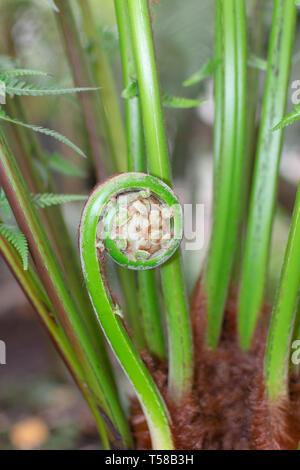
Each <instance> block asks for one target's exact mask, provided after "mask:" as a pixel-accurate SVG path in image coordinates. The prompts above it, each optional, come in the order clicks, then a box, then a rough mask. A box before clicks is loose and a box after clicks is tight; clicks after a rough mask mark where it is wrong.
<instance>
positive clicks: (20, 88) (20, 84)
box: [3, 77, 99, 96]
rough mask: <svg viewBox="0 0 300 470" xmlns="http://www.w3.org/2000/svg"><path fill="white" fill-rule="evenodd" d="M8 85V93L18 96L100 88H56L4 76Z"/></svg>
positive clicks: (75, 91)
mask: <svg viewBox="0 0 300 470" xmlns="http://www.w3.org/2000/svg"><path fill="white" fill-rule="evenodd" d="M3 81H4V83H5V85H6V93H8V94H9V95H18V96H45V95H64V94H67V93H79V92H83V91H95V90H99V88H92V87H76V88H55V87H42V86H38V85H36V84H33V83H27V82H25V81H21V80H18V79H16V78H13V79H8V80H6V78H5V77H4V78H3Z"/></svg>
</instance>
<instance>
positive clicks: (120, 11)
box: [115, 0, 165, 358]
mask: <svg viewBox="0 0 300 470" xmlns="http://www.w3.org/2000/svg"><path fill="white" fill-rule="evenodd" d="M115 10H116V17H117V23H118V30H119V42H120V51H121V60H122V68H123V83H124V88H125V89H126V88H127V87H128V86H130V84H131V82H132V79H133V77H136V65H135V61H134V53H133V44H132V38H131V30H130V22H129V14H128V5H127V2H126V1H123V0H115ZM125 111H126V130H127V160H128V171H138V172H146V171H147V157H146V153H145V144H144V133H143V122H142V113H141V105H140V100H139V98H138V97H135V98H132V99H129V98H128V99H126V100H125ZM137 276H138V287H139V298H140V304H141V310H142V316H143V326H144V334H145V339H146V343H147V347H148V350H149V351H150V352H151V353H152V354H154V355H156V356H158V357H160V358H164V357H165V345H164V335H163V327H162V322H161V318H160V304H159V294H158V290H157V286H156V276H155V272H154V271H140V272H138V274H137ZM135 322H136V324H138V325H140V321H139V318H136V319H135Z"/></svg>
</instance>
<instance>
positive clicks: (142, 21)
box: [128, 0, 193, 401]
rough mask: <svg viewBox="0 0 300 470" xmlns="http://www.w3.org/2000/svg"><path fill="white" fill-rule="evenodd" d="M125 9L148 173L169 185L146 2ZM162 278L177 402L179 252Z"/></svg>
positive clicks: (182, 358)
mask: <svg viewBox="0 0 300 470" xmlns="http://www.w3.org/2000/svg"><path fill="white" fill-rule="evenodd" d="M128 8H129V17H130V25H131V32H132V38H133V45H134V53H135V62H136V67H137V78H138V88H139V96H140V102H141V107H142V117H143V125H144V133H145V140H146V147H147V153H148V159H149V170H150V173H151V174H152V175H155V176H157V177H159V178H161V179H162V180H163V181H165V182H166V183H167V184H170V182H171V173H170V167H169V157H168V150H167V140H166V135H165V129H164V123H163V114H162V106H161V97H160V90H159V83H158V77H157V70H156V63H155V55H154V45H153V38H152V31H151V24H150V17H149V12H148V5H147V1H146V0H131V1H130V2H128ZM161 276H162V286H163V293H164V299H165V305H166V311H167V328H168V342H169V347H168V349H169V392H170V394H171V396H172V398H173V399H174V400H177V401H178V400H180V399H181V398H182V396H183V395H184V394H185V393H188V392H189V391H190V390H191V386H192V378H193V352H192V339H191V328H190V320H189V313H188V308H187V303H186V297H185V289H184V283H183V275H182V269H181V259H180V253H179V251H177V252H176V253H175V255H174V256H173V257H172V259H171V260H169V261H168V262H167V263H166V264H165V265H163V267H162V269H161Z"/></svg>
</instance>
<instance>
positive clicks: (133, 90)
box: [121, 80, 139, 100]
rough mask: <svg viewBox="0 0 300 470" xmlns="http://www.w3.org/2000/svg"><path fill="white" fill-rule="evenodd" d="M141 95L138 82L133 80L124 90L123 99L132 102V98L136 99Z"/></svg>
mask: <svg viewBox="0 0 300 470" xmlns="http://www.w3.org/2000/svg"><path fill="white" fill-rule="evenodd" d="M138 95H139V88H138V83H137V80H133V81H132V82H131V83H129V85H128V86H127V87H126V88H124V90H123V91H122V93H121V96H122V98H124V99H125V100H132V98H136V97H137V96H138Z"/></svg>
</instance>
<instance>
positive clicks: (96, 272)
mask: <svg viewBox="0 0 300 470" xmlns="http://www.w3.org/2000/svg"><path fill="white" fill-rule="evenodd" d="M181 237H182V210H181V207H180V205H179V203H178V201H177V199H176V197H175V195H174V194H173V192H172V190H171V189H170V188H169V186H167V185H166V184H165V183H163V182H162V181H160V180H159V179H158V178H155V177H153V176H150V175H147V174H144V173H123V174H121V175H118V176H114V177H112V178H110V179H108V180H107V181H106V182H105V183H103V184H101V185H99V186H97V187H96V189H95V190H94V191H93V193H92V194H91V195H90V197H89V199H88V202H87V204H86V206H85V208H84V211H83V214H82V219H81V225H80V253H81V262H82V268H83V273H84V277H85V282H86V285H87V288H88V292H89V295H90V298H91V301H92V304H93V307H94V310H95V312H96V314H97V316H98V318H99V320H100V323H101V325H102V328H103V330H104V333H105V335H106V337H107V339H108V341H109V343H110V345H111V347H112V349H113V351H114V353H115V355H116V356H117V358H118V360H119V362H120V363H121V366H122V367H123V369H124V371H125V372H126V374H127V375H128V378H129V379H130V381H131V382H132V384H133V386H134V388H135V391H136V393H137V396H138V398H139V400H140V403H141V406H142V408H143V411H144V413H145V416H146V419H147V422H148V426H149V430H150V434H151V439H152V446H153V449H173V441H172V435H171V430H170V426H169V416H168V412H167V410H166V407H165V404H164V402H163V399H162V398H161V396H160V394H159V392H158V390H157V388H156V386H155V384H154V382H153V380H152V377H151V375H150V374H149V372H148V370H147V368H146V367H145V365H144V363H143V361H142V360H141V359H140V357H139V355H138V354H137V352H136V350H135V349H134V347H133V345H132V342H131V340H130V338H129V337H128V335H127V333H126V330H125V328H124V326H123V323H122V320H121V318H120V317H121V316H122V313H121V310H120V307H119V306H118V305H116V304H115V303H114V301H113V299H112V297H111V295H110V292H109V289H108V286H107V283H106V280H105V273H104V263H103V252H104V251H107V252H108V254H109V255H110V256H111V257H112V258H113V259H114V260H115V261H116V262H117V263H119V264H121V265H123V266H127V267H128V268H131V269H139V270H144V269H151V268H154V267H156V266H158V265H160V264H162V263H164V262H165V261H166V260H167V259H169V257H170V256H172V254H173V253H174V252H175V251H176V249H177V248H178V246H179V244H180V241H181Z"/></svg>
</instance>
